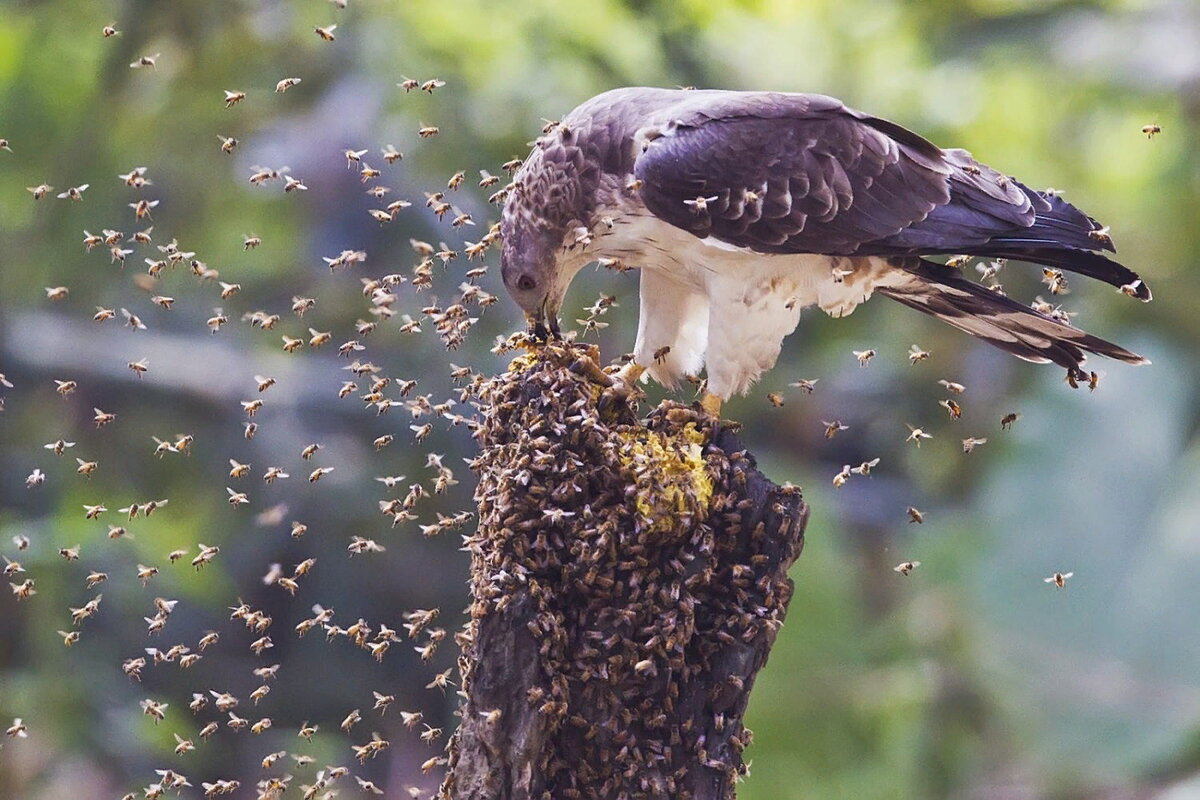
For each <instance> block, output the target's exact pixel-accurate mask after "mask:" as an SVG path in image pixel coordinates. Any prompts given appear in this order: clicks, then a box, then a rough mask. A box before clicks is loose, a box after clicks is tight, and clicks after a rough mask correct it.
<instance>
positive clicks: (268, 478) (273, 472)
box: [263, 467, 291, 483]
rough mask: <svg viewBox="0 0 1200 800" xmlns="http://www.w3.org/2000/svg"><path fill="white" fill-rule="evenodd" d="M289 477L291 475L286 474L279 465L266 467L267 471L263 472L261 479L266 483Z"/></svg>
mask: <svg viewBox="0 0 1200 800" xmlns="http://www.w3.org/2000/svg"><path fill="white" fill-rule="evenodd" d="M290 477H291V476H290V475H288V473H286V472H284V471H283V470H282V469H280V468H279V467H268V468H267V471H266V472H265V473H263V480H264V481H265V482H267V483H274V482H275V481H277V480H281V479H284V478H290Z"/></svg>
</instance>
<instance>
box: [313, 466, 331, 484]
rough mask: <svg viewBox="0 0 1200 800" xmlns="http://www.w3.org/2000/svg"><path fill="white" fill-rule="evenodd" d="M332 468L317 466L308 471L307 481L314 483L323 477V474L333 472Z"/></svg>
mask: <svg viewBox="0 0 1200 800" xmlns="http://www.w3.org/2000/svg"><path fill="white" fill-rule="evenodd" d="M333 469H334V468H333V467H317V468H316V469H314V470H313V471H312V472H310V473H309V474H308V482H309V483H316V482H317V481H319V480H321V478H323V477H324V476H326V475H328V474H329V473H331V472H333Z"/></svg>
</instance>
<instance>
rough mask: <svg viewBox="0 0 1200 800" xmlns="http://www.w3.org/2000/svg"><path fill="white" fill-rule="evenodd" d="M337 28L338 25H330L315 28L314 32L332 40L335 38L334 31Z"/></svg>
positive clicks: (327, 39)
mask: <svg viewBox="0 0 1200 800" xmlns="http://www.w3.org/2000/svg"><path fill="white" fill-rule="evenodd" d="M336 29H337V25H329V26H326V27H324V28H313V33H315V34H316V35H317V36H320V37H321V38H322V39H324V40H325V41H327V42H332V41H333V40H334V39H335V38H337V37H335V36H334V35H333V32H334V31H335V30H336Z"/></svg>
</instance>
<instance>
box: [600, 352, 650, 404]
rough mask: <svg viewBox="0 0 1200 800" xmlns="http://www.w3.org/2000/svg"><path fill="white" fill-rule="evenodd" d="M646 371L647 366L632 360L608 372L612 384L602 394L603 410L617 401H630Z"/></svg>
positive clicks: (606, 375) (607, 375)
mask: <svg viewBox="0 0 1200 800" xmlns="http://www.w3.org/2000/svg"><path fill="white" fill-rule="evenodd" d="M645 371H646V368H645V367H643V366H642V365H641V364H638V363H637V362H636V361H630V362H629V363H627V364H626V365H625V366H623V367H621V368H620V369H618V370H617V371H616V372H613V373H606V374H605V377H606V378H608V379H609V380H610V381H611V385H610V386H609V387H608V388H607V389H605V390H604V391H603V392H602V393H601V395H600V408H601V409H602V410H603V409H604V408H606V407H608V406H609V405H610V404H612V403H615V402H617V401H620V402H622V403H628V402H629V400H630V399H631V398H632V397H633V396H634V394H635V393H636V392H637V391H638V388H637V384H638V379H639V378H641V377H642V373H644V372H645Z"/></svg>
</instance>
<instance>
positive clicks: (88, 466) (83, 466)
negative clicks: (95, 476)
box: [75, 458, 100, 478]
mask: <svg viewBox="0 0 1200 800" xmlns="http://www.w3.org/2000/svg"><path fill="white" fill-rule="evenodd" d="M75 462H76V463H77V464H79V466H78V468H76V470H75V472H76V473H77V474H79V475H83V476H85V477H88V478H90V477H91V476H92V473H93V472H95V471H96V467H98V466H100V464H99V462H96V461H84V460H83V459H82V458H77V459H75Z"/></svg>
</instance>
